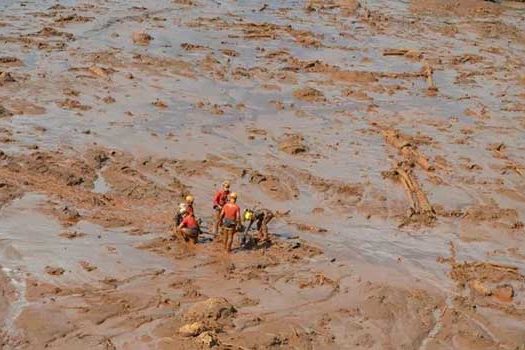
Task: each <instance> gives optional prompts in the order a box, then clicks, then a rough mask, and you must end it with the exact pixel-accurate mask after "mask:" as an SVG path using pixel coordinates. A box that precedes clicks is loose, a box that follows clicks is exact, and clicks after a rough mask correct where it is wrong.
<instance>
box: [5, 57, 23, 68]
mask: <svg viewBox="0 0 525 350" xmlns="http://www.w3.org/2000/svg"><path fill="white" fill-rule="evenodd" d="M0 64H2V65H8V66H21V65H22V61H21V60H20V59H18V58H16V57H11V56H3V57H0Z"/></svg>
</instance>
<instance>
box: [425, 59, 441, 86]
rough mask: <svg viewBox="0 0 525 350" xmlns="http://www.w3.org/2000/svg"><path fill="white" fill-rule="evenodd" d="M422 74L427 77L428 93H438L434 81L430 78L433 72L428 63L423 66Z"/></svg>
mask: <svg viewBox="0 0 525 350" xmlns="http://www.w3.org/2000/svg"><path fill="white" fill-rule="evenodd" d="M423 74H424V75H425V76H426V77H427V85H428V91H432V92H436V91H438V88H437V87H436V85H435V84H434V79H433V78H432V75H433V74H434V70H433V69H432V67H430V65H429V64H428V63H425V65H424V66H423Z"/></svg>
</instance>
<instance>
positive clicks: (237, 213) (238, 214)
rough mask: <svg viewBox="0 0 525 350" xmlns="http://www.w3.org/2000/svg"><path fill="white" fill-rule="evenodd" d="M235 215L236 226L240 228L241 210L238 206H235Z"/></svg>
mask: <svg viewBox="0 0 525 350" xmlns="http://www.w3.org/2000/svg"><path fill="white" fill-rule="evenodd" d="M235 215H236V220H237V225H239V227H241V208H240V207H239V206H237V212H236V213H235Z"/></svg>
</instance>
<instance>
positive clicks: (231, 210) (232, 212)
mask: <svg viewBox="0 0 525 350" xmlns="http://www.w3.org/2000/svg"><path fill="white" fill-rule="evenodd" d="M236 202H237V194H236V193H231V194H230V196H229V202H228V203H227V204H225V205H224V207H223V208H222V211H221V215H220V218H219V222H220V223H222V226H223V230H224V233H225V237H224V240H225V241H224V248H225V249H226V251H227V252H230V251H231V249H232V245H233V236H234V235H235V231H236V230H237V229H238V228H239V227H240V226H241V208H239V206H238V205H237V204H236Z"/></svg>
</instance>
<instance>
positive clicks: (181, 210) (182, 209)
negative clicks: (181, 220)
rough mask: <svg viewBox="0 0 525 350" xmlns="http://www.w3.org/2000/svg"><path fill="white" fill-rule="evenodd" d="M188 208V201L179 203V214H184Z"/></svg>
mask: <svg viewBox="0 0 525 350" xmlns="http://www.w3.org/2000/svg"><path fill="white" fill-rule="evenodd" d="M187 210H188V205H187V204H186V203H181V204H179V214H181V215H182V214H184V213H185V212H186V211H187Z"/></svg>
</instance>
